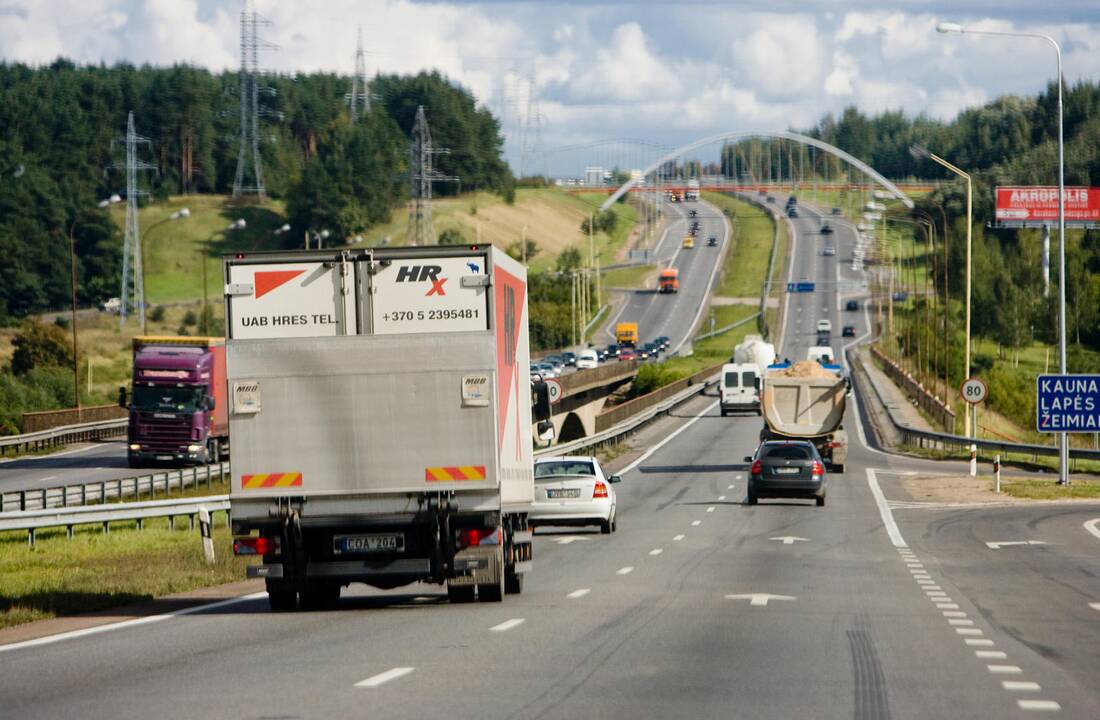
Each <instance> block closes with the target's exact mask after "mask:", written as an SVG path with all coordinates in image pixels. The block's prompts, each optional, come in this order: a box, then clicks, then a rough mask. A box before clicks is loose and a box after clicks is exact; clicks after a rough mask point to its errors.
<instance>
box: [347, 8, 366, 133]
mask: <svg viewBox="0 0 1100 720" xmlns="http://www.w3.org/2000/svg"><path fill="white" fill-rule="evenodd" d="M364 56H365V51H364V50H363V26H362V25H360V26H359V41H358V43H357V44H356V47H355V74H354V75H353V76H352V78H351V94H350V96H349V97H348V104H349V105H350V107H351V120H352V122H355V121H357V120H358V119H359V112H360V110H362V112H363V114H364V115H365V114H367V113H369V112H370V92H369V90H368V89H367V60H366V57H364Z"/></svg>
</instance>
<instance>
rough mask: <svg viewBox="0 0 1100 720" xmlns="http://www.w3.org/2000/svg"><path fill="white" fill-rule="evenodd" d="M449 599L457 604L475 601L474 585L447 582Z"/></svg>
mask: <svg viewBox="0 0 1100 720" xmlns="http://www.w3.org/2000/svg"><path fill="white" fill-rule="evenodd" d="M447 599H448V600H450V601H451V602H452V603H454V604H455V605H457V604H459V603H471V602H473V601H474V586H473V585H452V584H450V583H447Z"/></svg>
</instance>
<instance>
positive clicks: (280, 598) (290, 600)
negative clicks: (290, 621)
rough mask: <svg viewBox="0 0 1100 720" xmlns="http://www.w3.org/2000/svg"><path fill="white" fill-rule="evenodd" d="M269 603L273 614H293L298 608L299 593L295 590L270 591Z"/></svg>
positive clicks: (268, 592)
mask: <svg viewBox="0 0 1100 720" xmlns="http://www.w3.org/2000/svg"><path fill="white" fill-rule="evenodd" d="M267 602H268V604H269V605H270V606H271V611H272V612H293V611H294V610H295V609H296V608H297V606H298V593H296V592H294V591H293V590H268V591H267Z"/></svg>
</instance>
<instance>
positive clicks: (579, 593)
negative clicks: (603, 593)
mask: <svg viewBox="0 0 1100 720" xmlns="http://www.w3.org/2000/svg"><path fill="white" fill-rule="evenodd" d="M590 592H592V591H591V590H589V589H588V588H581V589H580V590H574V591H573V592H571V593H569V594H568V595H566V596H565V597H567V598H569V599H570V600H576V599H577V598H582V597H584V596H585V595H587V594H588V593H590Z"/></svg>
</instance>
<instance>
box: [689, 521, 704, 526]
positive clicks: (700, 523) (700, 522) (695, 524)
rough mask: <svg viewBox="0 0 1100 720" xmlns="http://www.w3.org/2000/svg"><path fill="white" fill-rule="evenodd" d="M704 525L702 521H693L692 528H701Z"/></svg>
mask: <svg viewBox="0 0 1100 720" xmlns="http://www.w3.org/2000/svg"><path fill="white" fill-rule="evenodd" d="M702 524H703V521H702V520H692V521H691V526H692V527H699V526H700V525H702Z"/></svg>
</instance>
